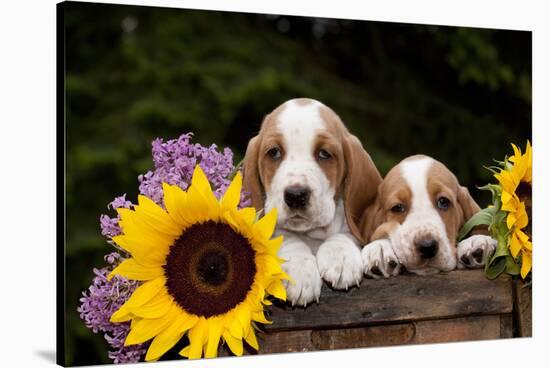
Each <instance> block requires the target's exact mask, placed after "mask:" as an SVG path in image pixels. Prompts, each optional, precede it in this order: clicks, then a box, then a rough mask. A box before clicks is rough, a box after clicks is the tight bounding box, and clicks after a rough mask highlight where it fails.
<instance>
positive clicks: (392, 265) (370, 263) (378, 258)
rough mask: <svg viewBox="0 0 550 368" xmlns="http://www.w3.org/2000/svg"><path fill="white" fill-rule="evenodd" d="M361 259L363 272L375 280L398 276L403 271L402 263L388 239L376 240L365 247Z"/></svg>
mask: <svg viewBox="0 0 550 368" xmlns="http://www.w3.org/2000/svg"><path fill="white" fill-rule="evenodd" d="M361 258H363V272H364V273H365V275H367V276H370V277H372V278H375V279H378V278H380V277H386V278H387V277H390V276H397V275H398V274H399V271H400V270H401V263H399V260H398V259H397V256H396V255H395V252H394V251H393V247H392V245H391V241H390V240H388V239H380V240H375V241H373V242H372V243H369V244H367V245H365V247H364V248H363V249H362V250H361Z"/></svg>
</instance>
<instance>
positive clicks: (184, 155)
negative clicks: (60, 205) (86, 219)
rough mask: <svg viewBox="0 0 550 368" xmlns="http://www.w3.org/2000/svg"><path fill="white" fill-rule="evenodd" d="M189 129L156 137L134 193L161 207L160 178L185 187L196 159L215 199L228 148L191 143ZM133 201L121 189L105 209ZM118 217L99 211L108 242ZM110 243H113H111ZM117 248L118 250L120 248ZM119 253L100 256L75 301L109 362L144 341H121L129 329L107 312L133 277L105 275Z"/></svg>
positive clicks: (222, 185)
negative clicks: (176, 135)
mask: <svg viewBox="0 0 550 368" xmlns="http://www.w3.org/2000/svg"><path fill="white" fill-rule="evenodd" d="M192 136H193V134H192V133H188V134H183V135H181V136H180V137H179V138H178V139H172V140H168V141H166V142H165V141H163V139H161V138H157V139H155V140H154V141H153V144H152V146H153V147H152V154H153V164H154V169H153V170H152V171H148V172H147V173H146V174H144V175H139V177H138V182H139V192H140V194H142V195H145V196H147V197H149V198H150V199H152V200H153V201H154V202H156V203H157V204H159V205H160V206H164V203H163V192H162V183H163V182H166V183H168V184H173V185H174V184H175V185H178V186H180V187H181V188H182V189H184V190H186V189H187V187H188V186H189V184H190V183H191V177H192V176H193V171H194V169H195V166H196V165H197V164H198V165H200V166H201V168H202V169H203V171H204V172H205V174H206V176H207V177H208V180H209V182H210V184H211V185H212V189H213V191H214V194H215V195H216V197H217V198H220V197H221V196H222V195H223V194H224V193H225V191H226V189H227V187H228V186H229V183H230V181H231V177H230V176H231V174H232V173H233V172H234V170H235V166H234V165H233V152H232V151H231V150H230V149H229V148H225V149H224V150H223V152H220V151H218V147H217V146H216V145H215V144H213V145H211V146H210V147H203V146H201V145H200V144H193V143H191V138H192ZM249 205H250V199H249V198H248V195H247V194H246V193H244V192H243V193H242V194H241V203H240V206H241V207H246V206H249ZM132 206H133V203H132V202H131V201H129V200H127V199H126V194H124V195H122V196H120V197H116V198H115V199H114V200H113V201H112V202H111V203H109V204H108V206H107V208H108V209H111V210H116V209H117V208H121V207H123V208H131V207H132ZM119 219H120V218H119V216H118V215H117V216H116V217H109V216H108V215H101V216H100V219H99V222H100V227H101V234H102V235H103V236H105V237H106V238H107V239H108V242H109V243H111V244H112V245H115V244H114V242H113V241H112V240H111V239H112V238H113V237H114V236H117V235H119V234H121V233H122V230H121V228H120V226H119V225H118V222H119ZM115 246H116V245H115ZM121 251H122V250H121ZM121 259H122V257H121V255H120V253H117V252H115V253H111V254H108V255H106V256H105V260H106V261H107V263H108V264H109V266H108V267H104V268H101V269H94V274H95V277H94V279H93V282H92V285H91V286H90V287H89V289H88V290H87V291H85V292H83V295H82V298H81V299H80V302H81V305H80V307H79V308H78V312H79V313H80V318H81V319H82V320H83V321H84V323H85V324H86V326H87V327H88V328H90V329H92V331H93V332H94V333H98V332H103V333H104V337H105V340H106V341H107V342H108V343H109V345H110V346H111V350H110V351H109V358H110V359H112V360H113V362H114V363H131V362H138V361H139V360H140V359H141V358H142V357H143V356H144V355H145V352H146V349H147V345H146V344H139V345H131V346H126V347H125V346H124V340H125V339H126V336H127V335H128V333H129V331H130V324H129V322H127V323H112V322H110V318H111V315H112V314H113V313H114V312H115V311H116V310H118V308H120V306H121V305H122V304H124V303H125V302H126V300H128V298H129V297H130V296H131V295H132V293H133V291H134V290H135V288H136V287H137V286H138V285H139V282H138V281H133V280H128V279H125V278H123V277H121V276H118V275H117V276H115V277H113V278H112V279H111V281H108V280H107V275H108V274H109V273H110V272H111V271H112V269H114V267H115V266H116V265H117V264H118V263H120V261H121Z"/></svg>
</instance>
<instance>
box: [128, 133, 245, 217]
mask: <svg viewBox="0 0 550 368" xmlns="http://www.w3.org/2000/svg"><path fill="white" fill-rule="evenodd" d="M192 136H193V134H192V133H187V134H182V135H181V136H180V137H179V138H178V139H172V140H168V141H166V142H164V141H163V139H162V138H157V139H155V140H154V141H153V149H152V151H153V163H154V170H152V171H149V172H147V173H146V174H144V175H140V176H139V177H138V181H139V183H140V185H139V191H140V193H141V194H143V195H146V196H147V197H149V198H151V199H152V200H153V201H155V202H156V203H158V204H159V205H163V201H162V199H163V194H162V182H166V183H168V184H176V185H178V186H180V187H181V188H182V189H184V190H185V189H187V187H188V186H189V183H190V182H191V177H192V175H193V170H194V169H195V166H196V165H197V164H199V165H200V167H201V168H202V169H203V171H204V173H205V174H206V176H207V177H208V181H209V182H210V184H212V189H213V191H214V194H215V195H216V197H217V198H220V197H221V196H222V195H223V194H224V193H225V190H226V189H227V187H228V186H229V183H230V182H231V180H230V178H229V175H230V174H231V173H232V172H233V170H234V169H235V166H233V152H232V151H231V150H230V149H229V148H225V149H224V150H223V153H222V152H220V151H218V147H217V146H216V145H215V144H213V145H211V146H210V147H203V146H201V145H200V144H192V143H191V137H192ZM241 199H244V201H243V202H241V205H242V206H246V205H247V204H248V203H247V202H249V201H247V200H246V198H243V197H241Z"/></svg>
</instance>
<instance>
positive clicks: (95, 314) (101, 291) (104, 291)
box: [77, 252, 147, 363]
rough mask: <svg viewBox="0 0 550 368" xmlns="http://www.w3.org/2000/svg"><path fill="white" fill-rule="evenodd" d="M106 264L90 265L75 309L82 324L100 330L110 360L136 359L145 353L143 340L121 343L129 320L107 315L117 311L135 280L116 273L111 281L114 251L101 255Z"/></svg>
mask: <svg viewBox="0 0 550 368" xmlns="http://www.w3.org/2000/svg"><path fill="white" fill-rule="evenodd" d="M105 261H107V263H108V266H107V267H103V268H101V269H97V268H94V274H95V276H94V279H93V281H92V285H90V287H89V288H88V290H87V291H84V292H82V297H81V298H80V303H81V304H80V306H79V307H78V309H77V311H78V313H80V318H81V319H82V320H83V321H84V323H85V324H86V327H88V328H89V329H91V330H92V331H93V332H94V333H98V332H102V333H103V336H104V338H105V340H107V342H108V344H109V345H110V350H109V353H108V356H109V358H110V359H112V360H113V362H114V363H136V362H138V361H139V360H140V358H141V357H142V356H143V355H144V354H145V352H146V350H147V345H146V344H137V345H131V346H124V340H125V339H126V336H127V335H128V332H129V331H130V322H124V323H112V322H111V321H110V318H111V315H112V314H113V313H114V312H115V311H117V310H118V309H119V308H120V306H121V305H122V304H124V303H125V302H126V301H127V300H128V299H129V298H130V296H131V295H132V293H133V292H134V290H135V289H136V287H137V286H138V285H139V282H138V281H133V280H127V279H125V278H123V277H120V276H118V275H116V276H114V277H113V278H112V279H111V281H109V280H107V276H108V275H109V273H110V272H111V271H112V270H113V269H114V268H115V267H116V265H118V264H119V263H120V261H121V256H120V254H119V253H117V252H113V253H110V254H108V255H106V256H105Z"/></svg>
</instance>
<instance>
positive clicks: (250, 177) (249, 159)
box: [243, 136, 264, 211]
mask: <svg viewBox="0 0 550 368" xmlns="http://www.w3.org/2000/svg"><path fill="white" fill-rule="evenodd" d="M259 150H260V138H259V136H255V137H254V138H252V139H251V140H250V141H249V142H248V147H247V148H246V153H245V155H244V160H243V189H244V190H245V191H247V192H248V193H250V199H251V200H252V206H253V207H255V208H256V210H257V211H260V210H261V209H263V208H264V200H263V187H262V184H261V182H260V169H259V166H258V165H259Z"/></svg>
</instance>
